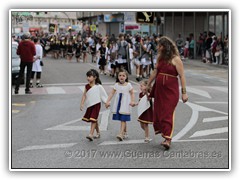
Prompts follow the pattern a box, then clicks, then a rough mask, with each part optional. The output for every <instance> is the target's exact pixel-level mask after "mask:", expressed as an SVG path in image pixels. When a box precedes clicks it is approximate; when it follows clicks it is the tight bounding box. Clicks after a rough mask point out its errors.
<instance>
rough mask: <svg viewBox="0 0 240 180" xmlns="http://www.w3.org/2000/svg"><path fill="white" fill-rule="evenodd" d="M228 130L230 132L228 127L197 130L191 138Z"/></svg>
mask: <svg viewBox="0 0 240 180" xmlns="http://www.w3.org/2000/svg"><path fill="white" fill-rule="evenodd" d="M226 132H228V127H223V128H215V129H207V130H202V131H197V132H195V133H194V134H193V135H192V136H190V138H193V137H202V136H208V135H213V134H221V133H226Z"/></svg>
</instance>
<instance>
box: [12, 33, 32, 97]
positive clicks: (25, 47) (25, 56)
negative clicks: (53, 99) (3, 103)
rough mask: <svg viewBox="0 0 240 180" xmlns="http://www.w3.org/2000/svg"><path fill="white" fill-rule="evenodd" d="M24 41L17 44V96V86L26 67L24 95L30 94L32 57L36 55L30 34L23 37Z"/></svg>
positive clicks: (16, 91) (17, 86) (17, 88)
mask: <svg viewBox="0 0 240 180" xmlns="http://www.w3.org/2000/svg"><path fill="white" fill-rule="evenodd" d="M23 36H24V37H23V38H24V40H23V41H21V42H20V43H19V46H18V49H17V54H18V55H19V56H20V59H21V63H20V72H19V76H18V79H17V81H16V86H15V94H18V91H19V86H20V83H21V80H22V79H23V77H24V70H25V67H27V77H26V89H25V94H32V92H31V91H30V79H31V72H32V65H33V60H34V56H35V55H36V48H35V45H34V43H33V42H32V41H31V40H30V33H29V32H27V33H25V34H24V35H23Z"/></svg>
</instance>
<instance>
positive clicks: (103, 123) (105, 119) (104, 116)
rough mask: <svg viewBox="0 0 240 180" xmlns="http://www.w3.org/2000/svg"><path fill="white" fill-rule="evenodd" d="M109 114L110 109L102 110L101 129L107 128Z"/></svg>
mask: <svg viewBox="0 0 240 180" xmlns="http://www.w3.org/2000/svg"><path fill="white" fill-rule="evenodd" d="M109 114H110V110H106V111H104V112H102V116H101V121H100V126H99V128H100V130H101V131H106V130H107V127H108V119H109Z"/></svg>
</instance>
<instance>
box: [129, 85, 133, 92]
mask: <svg viewBox="0 0 240 180" xmlns="http://www.w3.org/2000/svg"><path fill="white" fill-rule="evenodd" d="M132 89H133V87H132V84H131V83H128V90H129V91H131V90H132Z"/></svg>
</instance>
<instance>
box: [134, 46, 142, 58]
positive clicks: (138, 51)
mask: <svg viewBox="0 0 240 180" xmlns="http://www.w3.org/2000/svg"><path fill="white" fill-rule="evenodd" d="M134 46H135V51H134V52H133V56H134V57H135V58H137V57H138V56H139V55H140V51H141V50H140V48H141V44H140V43H136V44H134Z"/></svg>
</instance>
